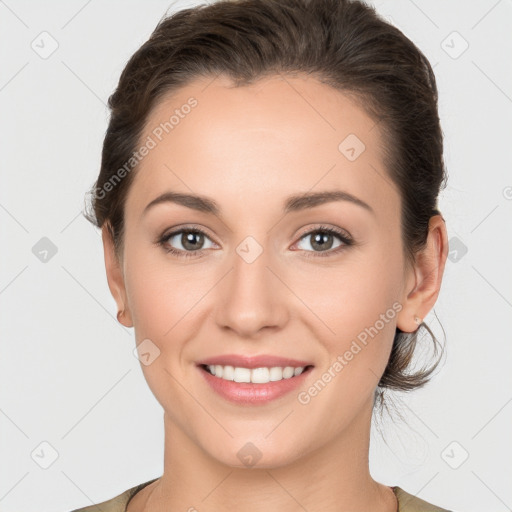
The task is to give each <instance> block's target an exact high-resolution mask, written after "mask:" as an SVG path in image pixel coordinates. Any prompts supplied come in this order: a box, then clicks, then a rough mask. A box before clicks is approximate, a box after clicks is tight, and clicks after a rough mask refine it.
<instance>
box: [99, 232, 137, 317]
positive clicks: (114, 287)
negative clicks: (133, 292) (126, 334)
mask: <svg viewBox="0 0 512 512" xmlns="http://www.w3.org/2000/svg"><path fill="white" fill-rule="evenodd" d="M101 238H102V241H103V253H104V258H105V271H106V274H107V282H108V287H109V289H110V293H111V294H112V297H113V298H114V300H115V301H116V304H117V309H118V313H117V320H118V321H119V323H121V324H122V325H124V326H125V327H132V326H133V324H132V319H131V315H130V311H129V308H128V301H127V296H126V288H125V284H124V275H123V271H122V267H121V262H120V261H119V258H118V256H117V254H116V252H115V248H114V242H113V240H112V236H111V234H110V230H109V229H108V224H107V223H105V224H104V225H103V227H102V229H101Z"/></svg>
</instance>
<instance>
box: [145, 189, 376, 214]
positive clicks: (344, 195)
mask: <svg viewBox="0 0 512 512" xmlns="http://www.w3.org/2000/svg"><path fill="white" fill-rule="evenodd" d="M333 201H347V202H350V203H352V204H356V205H358V206H360V207H362V208H364V209H365V210H367V211H368V212H370V213H372V214H373V215H375V211H374V210H373V208H372V207H371V206H370V205H369V204H367V203H365V202H364V201H363V200H361V199H359V198H358V197H356V196H354V195H352V194H349V193H348V192H344V191H342V190H327V191H324V192H307V193H303V194H297V195H293V196H290V197H288V198H287V199H286V201H285V203H284V207H283V213H285V214H286V213H290V212H297V211H302V210H307V209H309V208H315V207H316V206H320V205H322V204H325V203H330V202H333ZM162 203H175V204H179V205H181V206H185V207H187V208H191V209H193V210H197V211H199V212H204V213H209V214H213V215H216V216H218V217H221V208H220V207H219V205H218V204H217V203H216V202H215V201H214V200H213V199H210V198H208V197H205V196H198V195H193V194H183V193H180V192H165V193H164V194H162V195H160V196H158V197H156V198H155V199H153V200H152V201H151V202H150V203H149V204H148V205H147V206H146V207H145V208H144V211H143V213H142V214H143V215H145V214H146V213H147V212H148V210H150V209H151V208H153V207H154V206H156V205H157V204H162Z"/></svg>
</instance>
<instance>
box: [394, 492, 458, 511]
mask: <svg viewBox="0 0 512 512" xmlns="http://www.w3.org/2000/svg"><path fill="white" fill-rule="evenodd" d="M393 491H394V492H395V496H396V499H397V501H398V512H451V511H450V510H447V509H445V508H441V507H438V506H437V505H433V504H432V503H428V502H427V501H425V500H422V499H421V498H418V497H417V496H414V495H413V494H409V493H408V492H406V491H404V490H403V489H401V488H400V487H393Z"/></svg>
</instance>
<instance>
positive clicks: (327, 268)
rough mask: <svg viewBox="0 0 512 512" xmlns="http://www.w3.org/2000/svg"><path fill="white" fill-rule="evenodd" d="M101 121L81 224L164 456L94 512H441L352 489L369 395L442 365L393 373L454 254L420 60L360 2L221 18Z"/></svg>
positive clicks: (154, 60) (248, 1) (393, 492)
mask: <svg viewBox="0 0 512 512" xmlns="http://www.w3.org/2000/svg"><path fill="white" fill-rule="evenodd" d="M109 105H110V108H111V110H112V114H111V120H110V124H109V127H108V130H107V133H106V136H105V140H104V146H103V154H102V164H101V170H100V175H99V178H98V180H97V182H96V184H95V187H94V190H93V203H92V207H93V208H92V211H91V213H90V214H89V220H91V221H92V222H94V223H95V224H96V225H97V226H98V227H100V228H101V230H102V237H103V244H104V251H105V264H106V270H107V278H108V284H109V288H110V290H111V292H112V295H113V297H114V299H115V300H116V303H117V305H118V308H119V312H118V319H119V321H120V322H121V323H122V324H123V325H124V326H126V327H133V328H134V331H135V337H136V344H137V350H138V354H139V358H140V361H141V363H142V370H143V372H144V376H145V378H146V380H147V382H148V385H149V387H150V389H151V391H152V392H153V393H154V395H155V397H156V398H157V400H158V401H159V403H160V404H161V405H162V407H163V409H164V427H165V453H164V473H163V475H162V476H161V477H159V478H155V479H153V480H150V481H148V482H144V483H142V484H140V485H138V486H136V487H132V488H130V489H128V490H126V491H125V492H124V493H123V494H121V495H119V496H117V497H115V498H112V499H111V500H108V501H106V502H103V503H101V504H100V505H99V507H100V508H101V510H103V511H128V512H143V511H144V512H145V511H150V510H151V511H158V510H190V511H193V510H201V511H215V512H219V511H223V510H226V511H227V510H233V509H234V508H235V507H236V508H237V509H240V510H244V511H259V510H280V511H296V510H308V511H310V512H313V511H320V510H321V511H324V512H325V511H339V510H351V511H368V510H372V511H373V512H391V511H396V510H400V511H405V512H412V511H433V510H437V511H439V510H441V511H442V510H445V509H442V508H440V507H437V506H434V505H432V504H429V503H427V502H425V501H423V500H421V499H419V498H418V497H415V496H413V495H412V494H409V493H408V492H406V491H405V490H403V489H401V488H400V487H398V486H395V487H388V486H385V485H383V484H381V483H379V482H376V481H375V480H373V478H372V477H371V475H370V473H369V467H368V452H369V437H370V427H371V417H372V411H373V408H374V407H376V406H377V405H378V404H381V405H382V400H383V395H382V391H383V390H385V389H401V390H405V389H406V390H410V389H414V388H417V387H420V386H422V385H423V384H424V383H425V382H427V380H428V379H429V377H430V376H431V374H432V372H433V370H434V369H435V366H436V364H437V363H434V364H433V365H431V366H430V367H427V368H424V369H423V370H422V371H419V372H416V373H411V372H410V367H409V365H410V362H411V358H412V355H413V352H414V349H415V346H416V339H417V336H418V334H419V333H420V332H421V330H422V329H427V330H428V327H427V326H426V325H425V324H424V323H423V320H422V319H423V318H424V317H425V316H426V315H427V314H428V312H429V311H430V310H431V309H432V307H433V306H434V304H435V302H436V299H437V297H438V294H439V290H440V286H441V281H442V276H443V271H444V266H445V261H446V257H447V251H448V243H447V232H446V227H445V223H444V220H443V217H442V215H441V214H440V212H439V210H438V209H437V197H438V194H439V192H440V189H441V186H442V185H444V182H445V181H446V175H445V170H444V163H443V141H442V133H441V129H440V125H439V117H438V112H437V89H436V82H435V78H434V74H433V72H432V69H431V66H430V64H429V63H428V61H427V59H426V58H425V56H424V55H423V54H422V53H421V52H420V51H419V50H418V48H417V47H416V46H415V45H414V44H413V43H412V42H411V41H410V40H409V39H407V38H406V37H405V36H404V35H403V34H402V33H401V32H400V31H399V30H398V29H397V28H395V27H393V26H391V25H389V24H388V23H386V22H385V21H383V20H382V19H381V18H379V17H378V16H377V15H376V13H375V12H374V10H373V9H372V8H370V7H367V6H366V5H364V4H362V3H360V2H357V1H350V2H349V1H345V0H343V1H341V0H315V1H307V0H279V1H277V0H239V1H236V0H234V1H229V0H228V1H219V2H216V3H214V4H212V5H209V6H200V7H195V8H191V9H185V10H182V11H180V12H177V13H175V14H174V15H172V16H170V17H168V18H166V19H163V20H162V21H161V22H160V23H159V25H158V26H157V28H156V29H155V31H154V33H153V34H152V36H151V37H150V39H149V40H148V41H147V42H146V43H145V44H144V45H143V46H142V47H141V48H140V49H139V50H138V51H137V52H136V53H135V54H134V55H133V57H132V58H131V59H130V61H129V62H128V64H127V65H126V67H125V69H124V71H123V73H122V75H121V78H120V81H119V85H118V87H117V89H116V91H115V92H114V94H113V95H112V96H111V98H110V100H109ZM428 331H429V330H428ZM429 332H430V331H429ZM433 341H434V343H436V340H435V339H433ZM79 510H80V511H83V512H85V511H91V510H97V508H96V507H95V506H93V507H86V508H83V509H79Z"/></svg>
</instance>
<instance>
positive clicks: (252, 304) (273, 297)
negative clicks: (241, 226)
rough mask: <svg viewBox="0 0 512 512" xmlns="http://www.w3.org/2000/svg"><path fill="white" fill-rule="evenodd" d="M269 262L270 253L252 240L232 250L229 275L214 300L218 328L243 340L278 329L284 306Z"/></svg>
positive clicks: (246, 240)
mask: <svg viewBox="0 0 512 512" xmlns="http://www.w3.org/2000/svg"><path fill="white" fill-rule="evenodd" d="M265 245H268V244H265ZM272 262H273V257H272V254H271V251H270V249H269V248H267V247H264V245H263V243H260V242H258V241H257V240H256V239H255V238H254V237H252V236H247V237H246V238H245V239H243V240H242V242H240V243H239V244H238V246H236V247H235V250H234V252H233V255H232V258H231V259H230V264H231V272H229V274H228V275H227V276H226V278H225V279H224V280H223V281H224V283H223V284H222V285H221V287H220V290H219V296H218V297H217V298H218V303H217V315H216V317H217V322H218V324H219V326H220V327H224V328H227V327H229V328H231V329H233V330H235V331H237V332H238V334H239V335H240V336H245V337H250V336H251V335H253V334H256V333H257V332H258V331H259V330H261V329H262V328H263V327H277V326H281V327H282V325H283V322H284V321H285V318H286V314H285V313H286V306H285V304H284V303H283V295H282V293H281V291H282V290H281V291H280V290H279V288H280V283H279V279H277V277H276V276H275V273H276V270H275V269H274V268H272V267H273V265H272ZM281 286H282V285H281Z"/></svg>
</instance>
